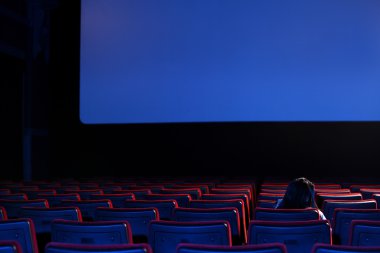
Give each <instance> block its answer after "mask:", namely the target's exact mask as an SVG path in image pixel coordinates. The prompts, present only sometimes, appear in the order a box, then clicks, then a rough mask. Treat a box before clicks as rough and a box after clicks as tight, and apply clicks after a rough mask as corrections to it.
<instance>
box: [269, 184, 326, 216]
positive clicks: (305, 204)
mask: <svg viewBox="0 0 380 253" xmlns="http://www.w3.org/2000/svg"><path fill="white" fill-rule="evenodd" d="M275 208H277V209H304V208H316V209H317V211H318V212H319V216H320V218H321V219H322V220H326V216H325V215H324V214H323V212H322V211H321V210H320V209H319V208H318V207H317V204H316V202H315V194H314V184H313V183H312V182H311V181H310V180H308V179H307V178H305V177H299V178H296V179H294V180H292V181H291V182H290V183H289V184H288V186H287V188H286V192H285V194H284V197H283V198H282V199H279V200H278V201H277V203H276V206H275Z"/></svg>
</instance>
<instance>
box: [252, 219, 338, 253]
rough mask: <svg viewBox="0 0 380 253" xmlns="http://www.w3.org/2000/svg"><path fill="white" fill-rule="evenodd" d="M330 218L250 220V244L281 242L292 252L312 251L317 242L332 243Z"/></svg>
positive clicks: (303, 252)
mask: <svg viewBox="0 0 380 253" xmlns="http://www.w3.org/2000/svg"><path fill="white" fill-rule="evenodd" d="M331 236H332V233H331V226H330V223H329V221H328V220H310V221H277V222H273V221H256V220H253V221H251V222H250V225H249V228H248V244H261V243H274V242H279V243H283V244H285V245H286V248H287V251H288V252H292V253H305V252H310V251H311V249H312V247H313V245H314V244H315V243H317V242H320V243H329V244H331V243H332V237H331Z"/></svg>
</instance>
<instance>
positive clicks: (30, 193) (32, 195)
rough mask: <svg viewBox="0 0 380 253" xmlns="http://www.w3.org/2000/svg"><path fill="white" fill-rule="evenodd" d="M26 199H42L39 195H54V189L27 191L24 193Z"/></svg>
mask: <svg viewBox="0 0 380 253" xmlns="http://www.w3.org/2000/svg"><path fill="white" fill-rule="evenodd" d="M23 193H25V194H26V196H27V198H28V199H42V198H41V197H40V196H39V194H56V193H57V192H56V190H55V189H37V190H29V191H24V192H23Z"/></svg>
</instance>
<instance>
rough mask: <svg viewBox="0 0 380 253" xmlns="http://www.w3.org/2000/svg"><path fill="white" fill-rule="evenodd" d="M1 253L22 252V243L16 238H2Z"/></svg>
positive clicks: (0, 242) (0, 243)
mask: <svg viewBox="0 0 380 253" xmlns="http://www.w3.org/2000/svg"><path fill="white" fill-rule="evenodd" d="M0 252H1V253H22V248H21V245H20V243H19V242H18V241H16V240H0Z"/></svg>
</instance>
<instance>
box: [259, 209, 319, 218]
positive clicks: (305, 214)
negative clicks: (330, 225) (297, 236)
mask: <svg viewBox="0 0 380 253" xmlns="http://www.w3.org/2000/svg"><path fill="white" fill-rule="evenodd" d="M253 219H254V220H267V221H305V220H319V219H320V216H319V212H318V210H317V209H316V208H305V209H274V208H261V207H256V209H255V210H254V212H253Z"/></svg>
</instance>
